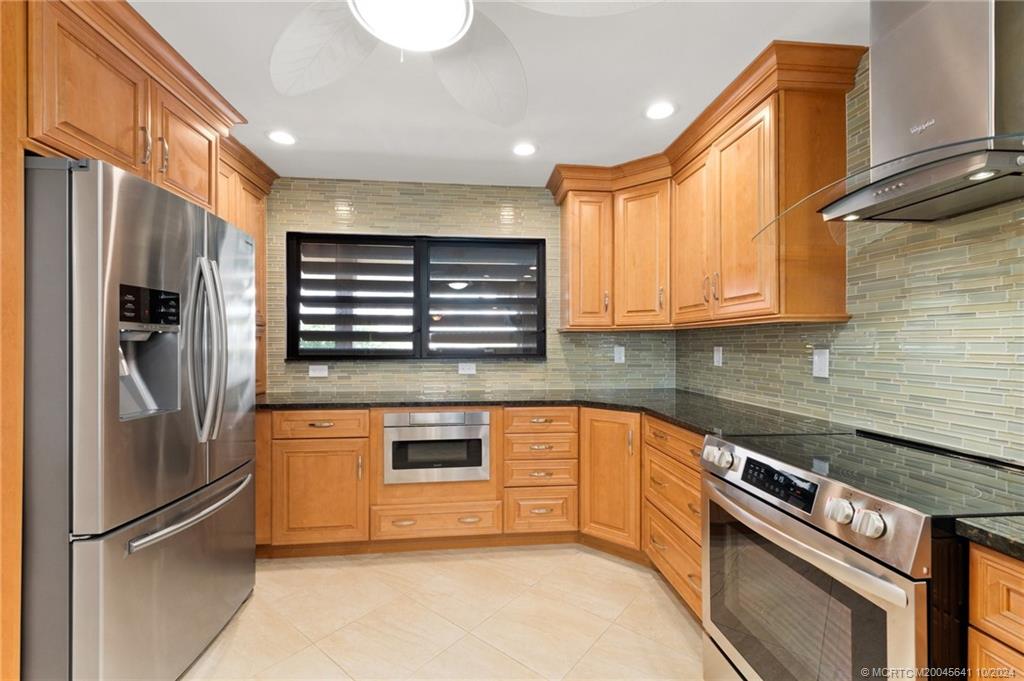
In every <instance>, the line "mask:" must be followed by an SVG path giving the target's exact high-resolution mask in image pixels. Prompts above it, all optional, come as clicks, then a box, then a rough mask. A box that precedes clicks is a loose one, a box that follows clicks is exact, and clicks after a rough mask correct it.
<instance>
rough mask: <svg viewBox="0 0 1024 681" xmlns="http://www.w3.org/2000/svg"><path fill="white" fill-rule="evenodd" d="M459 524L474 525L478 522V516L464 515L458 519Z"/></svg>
mask: <svg viewBox="0 0 1024 681" xmlns="http://www.w3.org/2000/svg"><path fill="white" fill-rule="evenodd" d="M459 522H460V523H462V524H463V525H476V524H477V523H478V522H480V516H478V515H464V516H462V517H461V518H459Z"/></svg>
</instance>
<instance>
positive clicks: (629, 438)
mask: <svg viewBox="0 0 1024 681" xmlns="http://www.w3.org/2000/svg"><path fill="white" fill-rule="evenodd" d="M626 446H628V447H629V455H630V456H633V429H632V428H630V429H629V432H628V433H626Z"/></svg>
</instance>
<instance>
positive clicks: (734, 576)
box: [702, 434, 1024, 681]
mask: <svg viewBox="0 0 1024 681" xmlns="http://www.w3.org/2000/svg"><path fill="white" fill-rule="evenodd" d="M702 465H703V468H704V471H703V481H702V485H703V492H704V514H703V523H704V527H703V546H704V554H703V566H702V567H703V577H702V579H703V611H704V612H703V619H704V628H705V631H706V635H705V651H704V667H705V668H704V673H705V679H737V678H742V679H745V680H746V681H757V680H762V681H788V680H792V681H808V680H809V679H820V680H822V681H835V680H837V679H862V678H878V677H882V676H885V677H887V678H891V677H892V676H893V675H894V674H896V675H902V676H901V677H902V678H911V677H908V676H906V675H907V674H908V673H909V670H915V672H916V673H917V674H918V677H920V671H919V670H922V669H925V668H929V667H931V668H933V669H934V668H937V667H941V668H943V669H945V670H952V669H962V668H964V667H966V661H965V658H966V615H967V613H966V605H967V603H966V601H967V585H966V578H967V553H966V546H965V542H964V540H963V539H962V538H960V537H957V536H956V534H955V529H954V523H955V520H956V518H958V517H967V516H987V515H1000V514H1024V470H1021V469H1019V468H1015V467H1012V466H1009V465H1007V466H1001V465H994V464H990V463H988V462H983V461H980V460H976V459H973V458H971V457H967V456H963V455H956V454H955V453H952V452H945V451H940V450H937V449H936V448H927V447H922V446H911V445H910V444H909V443H899V442H893V441H886V440H881V439H878V438H877V437H876V436H872V435H870V434H842V435H836V434H829V435H794V436H778V435H776V436H745V437H728V438H726V439H722V438H717V437H713V436H709V437H708V438H707V439H706V441H705V446H704V451H703V460H702ZM894 670H899V671H894ZM946 673H947V674H948V673H949V672H948V671H947V672H946Z"/></svg>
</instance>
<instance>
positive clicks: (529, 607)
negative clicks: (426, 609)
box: [473, 592, 609, 679]
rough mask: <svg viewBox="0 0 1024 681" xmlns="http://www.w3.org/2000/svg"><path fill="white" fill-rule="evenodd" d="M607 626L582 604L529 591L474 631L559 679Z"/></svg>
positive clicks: (542, 672) (545, 673)
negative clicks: (556, 599) (579, 605)
mask: <svg viewBox="0 0 1024 681" xmlns="http://www.w3.org/2000/svg"><path fill="white" fill-rule="evenodd" d="M608 626H609V623H608V622H607V621H606V620H603V619H601V618H600V617H598V616H597V615H594V614H592V613H590V612H587V611H586V610H584V609H582V608H579V607H576V606H574V605H571V604H568V603H564V602H560V601H555V600H552V599H549V598H544V597H542V596H538V595H536V594H534V593H532V592H527V593H525V594H523V595H522V596H520V597H518V598H516V599H515V600H514V601H512V602H511V603H509V604H508V605H506V606H505V607H504V608H502V609H501V610H499V611H498V612H497V613H495V614H494V615H493V616H492V617H490V618H489V619H488V620H486V621H485V622H484V623H483V624H481V625H480V626H478V627H476V629H474V630H473V633H474V634H476V635H477V636H478V637H479V638H481V639H482V640H483V641H484V642H486V643H489V644H490V645H492V646H494V647H495V648H497V649H498V650H500V651H502V652H503V653H505V654H506V655H509V656H511V657H512V658H514V659H515V660H517V661H519V662H521V663H523V664H525V665H526V666H527V667H529V668H530V669H532V670H534V671H536V672H538V673H539V674H541V675H542V676H544V677H545V678H549V679H560V678H561V677H562V676H564V675H565V673H566V672H568V671H569V670H570V669H572V667H573V665H574V664H576V662H577V661H578V660H579V659H580V657H582V656H583V654H584V653H585V652H586V651H587V649H589V648H590V646H591V645H593V643H594V641H596V640H597V638H598V637H599V636H600V635H601V634H602V633H603V632H604V630H605V629H607V628H608Z"/></svg>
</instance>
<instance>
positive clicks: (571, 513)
mask: <svg viewBox="0 0 1024 681" xmlns="http://www.w3.org/2000/svg"><path fill="white" fill-rule="evenodd" d="M578 507H579V499H578V494H577V488H576V487H575V486H571V487H545V488H528V487H523V488H509V489H506V490H505V532H506V533H508V534H513V533H516V532H571V531H573V530H576V529H577V528H578V527H579V515H578V510H577V509H578Z"/></svg>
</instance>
